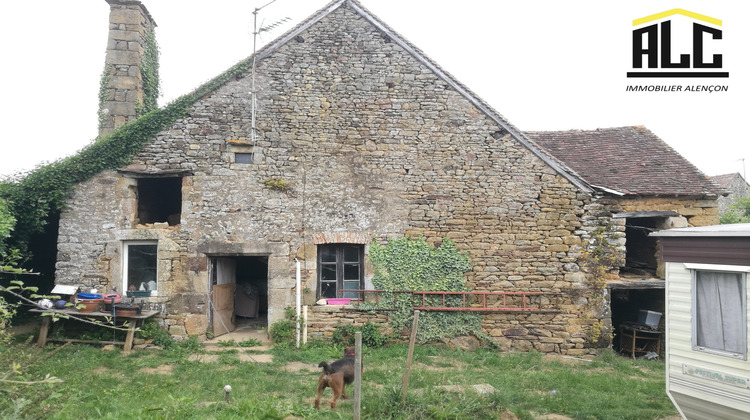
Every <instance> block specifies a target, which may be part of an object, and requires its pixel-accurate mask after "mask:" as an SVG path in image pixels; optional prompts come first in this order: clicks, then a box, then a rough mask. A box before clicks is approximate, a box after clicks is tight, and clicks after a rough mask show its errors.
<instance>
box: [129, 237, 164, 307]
mask: <svg viewBox="0 0 750 420" xmlns="http://www.w3.org/2000/svg"><path fill="white" fill-rule="evenodd" d="M156 257H157V243H156V241H138V242H135V241H134V242H124V243H123V264H122V279H123V290H125V291H128V290H130V291H149V292H151V293H150V294H151V295H156V291H157V286H158V285H157V280H156V278H157V277H156V266H157V258H156Z"/></svg>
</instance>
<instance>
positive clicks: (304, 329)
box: [302, 305, 307, 344]
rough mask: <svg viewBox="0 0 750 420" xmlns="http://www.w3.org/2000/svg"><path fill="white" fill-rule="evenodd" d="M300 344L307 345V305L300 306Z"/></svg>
mask: <svg viewBox="0 0 750 420" xmlns="http://www.w3.org/2000/svg"><path fill="white" fill-rule="evenodd" d="M302 320H303V321H304V324H302V344H307V305H302Z"/></svg>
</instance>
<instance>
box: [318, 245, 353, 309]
mask: <svg viewBox="0 0 750 420" xmlns="http://www.w3.org/2000/svg"><path fill="white" fill-rule="evenodd" d="M347 247H354V248H357V255H358V261H346V260H345V258H344V255H345V252H344V251H345V249H346V248H347ZM325 248H328V249H330V248H333V249H334V250H335V255H336V257H335V262H331V261H323V250H324V249H325ZM364 263H365V246H364V245H361V244H348V243H333V244H320V245H318V263H317V264H318V266H317V268H318V276H317V277H318V290H317V295H318V298H329V299H331V298H342V297H344V298H352V299H354V300H356V299H357V293H356V292H350V293H349V294H346V296H344V294H343V293H342V292H341V290H342V289H351V287H344V273H345V265H352V264H358V275H359V279H358V280H359V286H358V287H357V289H363V288H364V283H365V267H364V266H365V264H364ZM325 265H329V266H333V265H335V267H336V268H335V270H336V280H335V283H336V291H335V296H325V295H324V293H323V292H324V287H323V286H324V284H323V283H333V282H332V281H330V280H327V281H324V280H323V271H324V270H323V267H324V266H325ZM347 281H352V280H351V279H350V280H347Z"/></svg>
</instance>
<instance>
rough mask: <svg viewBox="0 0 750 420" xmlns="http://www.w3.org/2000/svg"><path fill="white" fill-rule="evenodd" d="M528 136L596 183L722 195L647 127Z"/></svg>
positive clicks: (630, 190) (646, 191) (639, 190)
mask: <svg viewBox="0 0 750 420" xmlns="http://www.w3.org/2000/svg"><path fill="white" fill-rule="evenodd" d="M524 134H525V135H526V137H528V138H529V139H530V140H531V141H533V142H534V143H536V144H537V145H538V146H540V147H541V148H542V149H544V150H545V151H547V152H548V153H549V154H551V155H552V156H554V157H555V158H556V159H558V160H559V161H561V162H563V163H564V164H565V165H567V166H568V167H570V168H571V169H572V170H573V171H575V172H576V173H577V174H578V175H579V176H580V177H581V178H583V179H584V180H585V181H586V182H588V183H589V184H591V185H594V186H600V187H606V188H609V189H612V190H616V191H619V192H622V193H625V194H627V195H647V196H653V195H683V196H684V195H688V196H703V195H708V196H710V195H719V194H722V193H723V191H722V189H721V188H720V187H719V186H718V185H717V184H716V183H714V182H713V181H712V180H711V179H710V178H709V177H707V176H706V175H704V174H703V173H702V172H701V171H700V170H698V168H696V167H695V166H694V165H693V164H692V163H690V162H688V161H687V160H686V159H685V158H684V157H682V156H681V155H680V154H679V153H677V152H676V151H675V150H674V149H672V148H671V147H670V146H669V145H668V144H667V143H665V142H664V141H662V140H661V139H660V138H659V137H657V136H656V135H655V134H654V133H652V132H651V131H649V130H648V129H647V128H645V127H643V126H635V127H615V128H599V129H596V130H570V131H532V132H525V133H524Z"/></svg>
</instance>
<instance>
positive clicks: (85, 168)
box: [0, 59, 252, 255]
mask: <svg viewBox="0 0 750 420" xmlns="http://www.w3.org/2000/svg"><path fill="white" fill-rule="evenodd" d="M251 64H252V60H251V59H247V60H244V61H241V62H239V63H237V64H236V65H234V66H233V67H232V68H230V69H229V70H227V71H226V72H224V73H223V74H221V75H220V76H218V77H216V78H215V79H213V80H211V81H209V82H207V83H205V84H203V85H202V86H200V87H199V88H197V89H196V90H194V91H193V92H191V93H189V94H187V95H184V96H182V97H180V98H178V99H176V100H175V101H174V102H171V103H170V104H168V105H167V106H165V107H164V108H161V109H156V110H153V111H151V112H148V113H147V114H145V115H143V116H142V117H140V118H138V119H137V120H135V121H133V122H131V123H129V124H125V125H123V126H121V127H119V128H118V129H117V130H116V131H115V132H114V133H113V134H111V135H110V136H107V137H104V138H100V139H96V140H95V141H94V142H93V143H91V144H90V145H88V146H87V147H85V148H84V149H83V150H81V151H80V152H78V153H77V154H75V155H73V156H70V157H66V158H64V159H60V160H58V161H56V162H53V163H50V164H47V165H44V166H41V167H38V168H37V169H35V170H34V171H32V172H30V173H29V174H27V175H26V176H23V177H16V179H13V180H8V181H3V182H0V198H2V199H5V200H6V202H7V204H8V207H9V208H10V210H11V213H12V214H13V216H14V217H15V218H16V227H15V230H14V232H13V236H12V237H11V238H9V239H10V240H9V242H11V244H10V246H11V247H13V248H18V249H20V250H21V251H22V253H24V254H27V255H28V253H29V244H30V241H31V239H32V237H33V236H34V235H35V234H38V233H41V232H42V231H43V229H44V226H45V224H46V223H47V220H48V218H49V217H50V216H51V215H52V214H53V213H55V212H58V211H59V210H60V209H61V208H62V207H63V205H64V204H65V201H66V199H67V197H68V194H69V193H70V191H71V190H72V188H73V186H74V185H75V184H76V183H78V182H82V181H85V180H87V179H89V178H91V177H93V176H94V175H96V174H98V173H100V172H102V171H104V170H111V169H117V168H119V167H122V166H125V165H127V164H128V163H130V161H131V159H132V157H133V156H134V155H135V154H136V153H138V152H139V151H140V150H141V148H142V147H143V146H144V145H145V144H146V143H148V142H150V141H151V140H152V139H153V138H154V137H155V136H156V134H157V133H159V132H160V131H163V130H165V129H167V128H168V127H169V126H170V125H172V124H173V123H174V122H175V121H176V120H177V119H179V118H183V117H185V116H186V115H187V113H188V110H189V109H190V107H191V106H192V105H193V104H194V103H195V102H196V101H197V100H199V99H200V98H202V97H203V96H205V95H207V94H209V93H211V92H212V91H213V90H215V89H217V88H219V87H220V86H222V85H224V84H225V83H227V82H228V81H229V80H232V79H234V78H235V77H237V76H239V75H240V74H241V73H243V72H245V71H247V70H248V69H249V68H250V66H251ZM155 75H156V73H155Z"/></svg>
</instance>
